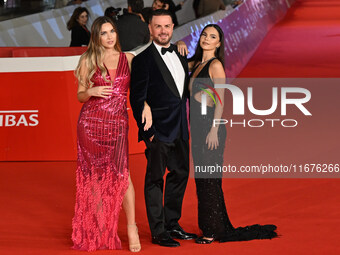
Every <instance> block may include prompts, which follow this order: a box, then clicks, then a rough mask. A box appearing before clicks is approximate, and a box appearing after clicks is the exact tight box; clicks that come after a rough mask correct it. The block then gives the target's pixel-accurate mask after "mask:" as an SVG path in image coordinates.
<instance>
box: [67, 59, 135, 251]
mask: <svg viewBox="0 0 340 255" xmlns="http://www.w3.org/2000/svg"><path fill="white" fill-rule="evenodd" d="M109 73H111V75H114V72H112V71H111V72H109ZM106 79H107V80H110V79H112V81H113V89H114V92H113V94H112V95H111V96H110V97H109V98H107V99H105V98H100V97H91V98H90V99H89V100H88V101H87V102H86V103H84V105H83V107H82V109H81V112H80V116H79V120H78V127H77V135H78V140H77V145H78V165H77V173H76V181H77V193H76V205H75V215H74V218H73V220H72V228H73V233H72V241H73V244H74V246H73V248H74V249H78V250H87V251H94V250H99V249H121V242H120V239H119V237H118V234H117V229H118V218H119V211H120V209H121V205H122V201H123V197H124V194H125V192H126V190H127V187H128V176H129V172H128V140H127V138H128V137H127V135H128V114H127V91H128V87H129V83H130V70H129V65H128V61H127V58H126V56H125V54H124V53H120V57H119V62H118V67H117V70H116V75H115V77H110V75H107V77H106ZM93 82H94V86H110V85H111V84H110V83H109V82H105V80H104V79H103V77H102V76H101V73H100V71H99V69H98V70H97V72H96V73H95V74H94V76H93Z"/></svg>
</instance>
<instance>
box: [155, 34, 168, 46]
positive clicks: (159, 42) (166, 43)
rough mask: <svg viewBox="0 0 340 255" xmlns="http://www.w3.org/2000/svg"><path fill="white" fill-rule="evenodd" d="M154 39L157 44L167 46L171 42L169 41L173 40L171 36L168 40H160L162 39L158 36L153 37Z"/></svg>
mask: <svg viewBox="0 0 340 255" xmlns="http://www.w3.org/2000/svg"><path fill="white" fill-rule="evenodd" d="M153 40H154V41H155V42H156V43H157V44H159V45H162V46H166V45H168V44H169V42H170V40H171V36H169V39H168V40H166V41H160V40H159V39H158V37H155V38H153Z"/></svg>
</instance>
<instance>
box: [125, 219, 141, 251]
mask: <svg viewBox="0 0 340 255" xmlns="http://www.w3.org/2000/svg"><path fill="white" fill-rule="evenodd" d="M127 227H128V228H129V227H130V228H131V227H135V228H136V232H137V237H138V243H135V244H132V243H130V238H129V231H128V240H129V250H130V251H131V252H139V251H140V250H141V249H142V246H141V244H140V241H139V235H138V227H137V224H136V223H135V224H127Z"/></svg>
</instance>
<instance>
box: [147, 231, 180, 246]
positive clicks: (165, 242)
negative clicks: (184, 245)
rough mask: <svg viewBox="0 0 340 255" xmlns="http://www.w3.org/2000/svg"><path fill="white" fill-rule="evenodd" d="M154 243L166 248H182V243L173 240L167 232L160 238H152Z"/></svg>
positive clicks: (159, 236)
mask: <svg viewBox="0 0 340 255" xmlns="http://www.w3.org/2000/svg"><path fill="white" fill-rule="evenodd" d="M152 243H154V244H158V245H160V246H166V247H178V246H180V243H179V242H177V241H175V240H174V239H172V238H171V237H170V235H169V234H168V233H167V232H164V233H162V234H160V235H158V236H154V237H152Z"/></svg>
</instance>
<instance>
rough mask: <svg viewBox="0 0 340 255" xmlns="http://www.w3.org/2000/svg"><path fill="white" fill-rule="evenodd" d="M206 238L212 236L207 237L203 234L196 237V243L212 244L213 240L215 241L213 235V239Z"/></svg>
mask: <svg viewBox="0 0 340 255" xmlns="http://www.w3.org/2000/svg"><path fill="white" fill-rule="evenodd" d="M206 238H210V237H205V236H201V237H198V238H196V239H195V243H198V244H211V243H212V242H213V241H215V237H212V239H211V240H209V239H206Z"/></svg>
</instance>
